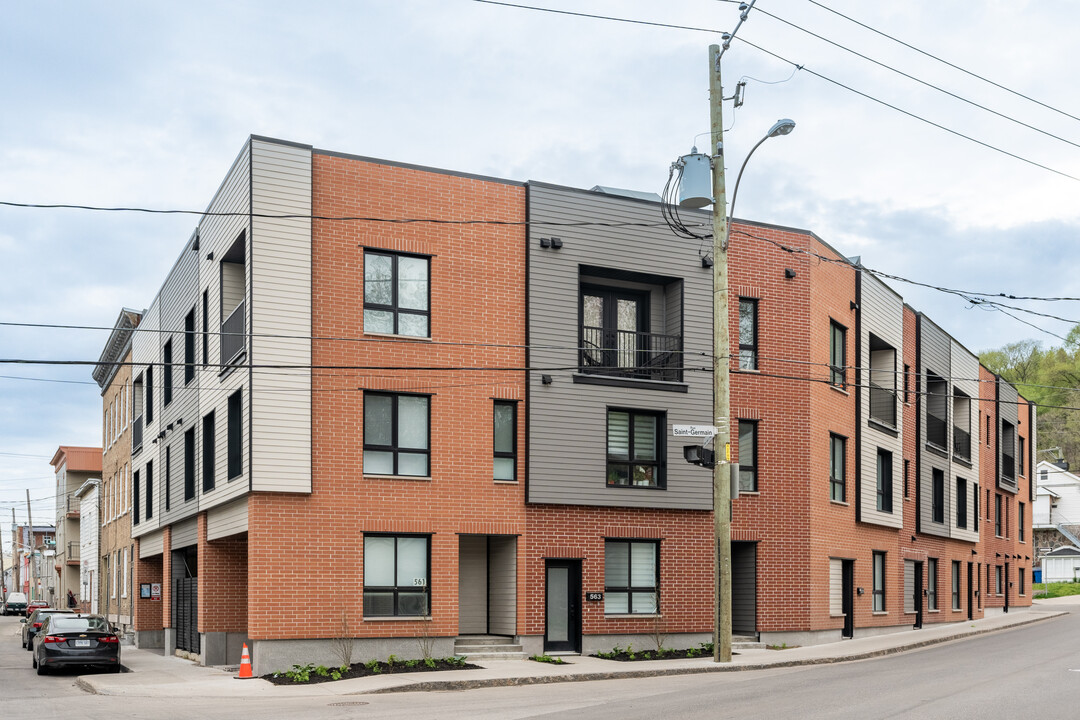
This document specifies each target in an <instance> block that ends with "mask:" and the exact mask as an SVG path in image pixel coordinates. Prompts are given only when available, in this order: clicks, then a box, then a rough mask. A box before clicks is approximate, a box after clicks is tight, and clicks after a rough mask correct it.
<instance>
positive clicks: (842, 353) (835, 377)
mask: <svg viewBox="0 0 1080 720" xmlns="http://www.w3.org/2000/svg"><path fill="white" fill-rule="evenodd" d="M846 338H847V329H846V328H845V327H844V326H843V325H841V324H840V323H838V322H836V321H835V320H830V321H829V382H830V383H832V384H833V385H836V386H838V387H847V347H846V346H847V343H846V342H845V340H846Z"/></svg>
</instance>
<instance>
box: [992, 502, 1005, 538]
mask: <svg viewBox="0 0 1080 720" xmlns="http://www.w3.org/2000/svg"><path fill="white" fill-rule="evenodd" d="M994 535H996V536H998V537H1002V536H1003V535H1004V533H1003V532H1002V527H1001V493H994Z"/></svg>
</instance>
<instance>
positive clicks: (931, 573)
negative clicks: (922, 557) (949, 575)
mask: <svg viewBox="0 0 1080 720" xmlns="http://www.w3.org/2000/svg"><path fill="white" fill-rule="evenodd" d="M937 581H938V567H937V558H927V560H926V609H927V610H937V609H938V606H937Z"/></svg>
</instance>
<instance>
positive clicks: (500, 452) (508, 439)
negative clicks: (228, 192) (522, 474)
mask: <svg viewBox="0 0 1080 720" xmlns="http://www.w3.org/2000/svg"><path fill="white" fill-rule="evenodd" d="M494 424H495V427H494V443H493V444H494V453H495V458H494V466H495V468H494V469H495V473H494V476H495V479H496V480H509V481H514V480H517V403H516V402H511V401H507V400H496V401H495V423H494Z"/></svg>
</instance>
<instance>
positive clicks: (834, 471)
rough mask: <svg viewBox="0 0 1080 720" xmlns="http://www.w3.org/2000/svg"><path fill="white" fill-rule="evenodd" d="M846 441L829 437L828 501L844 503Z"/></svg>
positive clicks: (835, 436) (837, 436)
mask: <svg viewBox="0 0 1080 720" xmlns="http://www.w3.org/2000/svg"><path fill="white" fill-rule="evenodd" d="M846 447H847V439H846V438H843V437H841V436H839V435H832V434H830V435H829V499H830V500H835V501H836V502H844V496H845V495H844V493H845V487H844V485H845V477H846V475H845V468H844V466H845V464H846V462H847V460H846V457H845V451H846Z"/></svg>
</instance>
